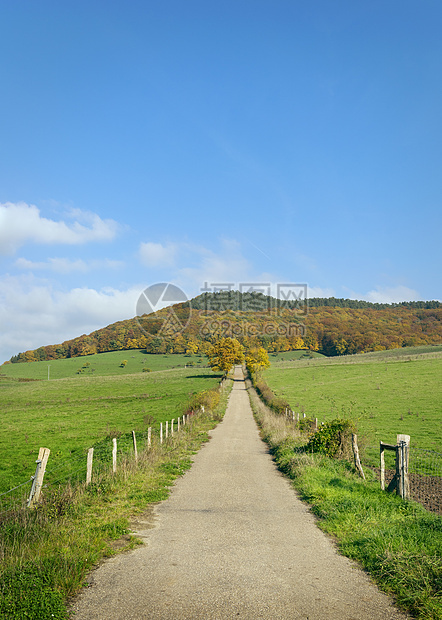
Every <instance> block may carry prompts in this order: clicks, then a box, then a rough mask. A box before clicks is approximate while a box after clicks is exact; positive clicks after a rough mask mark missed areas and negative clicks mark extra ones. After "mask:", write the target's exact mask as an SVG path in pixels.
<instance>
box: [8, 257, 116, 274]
mask: <svg viewBox="0 0 442 620" xmlns="http://www.w3.org/2000/svg"><path fill="white" fill-rule="evenodd" d="M14 264H15V266H16V267H18V268H19V269H23V270H27V271H53V272H55V273H62V274H68V273H74V272H81V273H86V272H88V271H92V270H94V269H118V268H120V267H122V266H123V263H122V262H121V261H116V260H107V259H105V260H92V261H90V262H86V261H84V260H82V259H80V258H79V259H77V260H69V259H68V258H48V260H47V261H31V260H28V259H26V258H17V260H16V261H15V263H14Z"/></svg>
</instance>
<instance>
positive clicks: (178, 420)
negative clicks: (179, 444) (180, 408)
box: [176, 416, 180, 433]
mask: <svg viewBox="0 0 442 620" xmlns="http://www.w3.org/2000/svg"><path fill="white" fill-rule="evenodd" d="M176 430H177V433H179V432H180V416H178V418H177V427H176Z"/></svg>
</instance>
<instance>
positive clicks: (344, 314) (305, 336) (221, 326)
mask: <svg viewBox="0 0 442 620" xmlns="http://www.w3.org/2000/svg"><path fill="white" fill-rule="evenodd" d="M223 336H233V337H236V338H238V340H240V341H241V342H242V343H243V344H244V345H245V346H246V347H247V348H249V347H253V346H264V347H265V348H266V349H267V350H268V351H270V352H273V351H292V350H296V349H310V350H311V351H319V352H321V353H323V354H325V355H328V356H335V355H347V354H353V353H362V352H364V353H365V352H370V351H382V350H385V349H394V348H401V347H408V346H419V345H433V344H440V343H442V304H441V303H440V302H437V301H431V302H425V301H423V302H407V303H401V304H392V305H387V304H370V303H369V302H360V301H354V300H343V299H334V298H330V299H311V300H309V301H308V307H307V305H306V304H305V305H304V304H302V305H300V304H299V303H298V302H281V301H280V300H276V299H274V298H271V297H266V296H264V295H261V294H259V293H257V294H256V293H239V292H237V291H232V292H230V293H228V294H226V293H214V294H213V293H212V294H207V293H206V294H205V295H200V296H199V297H197V298H195V299H193V300H191V301H190V302H188V303H186V304H176V305H174V306H172V307H170V308H166V309H164V310H160V311H158V312H155V313H152V314H149V315H147V316H146V315H145V316H143V317H138V318H137V317H136V318H132V319H128V320H126V321H119V322H117V323H113V324H111V325H108V326H107V327H104V328H102V329H99V330H96V331H94V332H92V333H91V334H88V335H86V334H83V335H82V336H79V337H78V338H74V339H72V340H67V341H65V342H63V343H60V344H53V345H47V346H42V347H39V348H38V349H35V350H32V351H26V352H23V353H19V354H18V355H15V356H13V357H12V358H11V362H12V363H15V362H31V361H39V360H40V361H46V360H52V359H64V358H72V357H79V356H83V355H92V354H96V353H102V352H107V351H123V350H130V349H145V350H146V351H147V353H154V354H168V353H188V354H192V353H193V354H194V353H204V352H205V350H206V349H207V345H208V343H210V342H212V341H214V340H216V339H218V338H220V337H223Z"/></svg>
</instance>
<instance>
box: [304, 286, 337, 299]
mask: <svg viewBox="0 0 442 620" xmlns="http://www.w3.org/2000/svg"><path fill="white" fill-rule="evenodd" d="M307 291H308V292H307V296H308V297H309V298H312V297H323V298H327V297H336V293H335V291H334V290H333V289H332V288H321V287H319V286H308V287H307Z"/></svg>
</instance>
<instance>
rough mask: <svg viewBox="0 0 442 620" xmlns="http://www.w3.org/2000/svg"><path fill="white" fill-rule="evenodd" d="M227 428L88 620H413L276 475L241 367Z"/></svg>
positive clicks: (100, 593)
mask: <svg viewBox="0 0 442 620" xmlns="http://www.w3.org/2000/svg"><path fill="white" fill-rule="evenodd" d="M236 379H237V380H236V382H235V386H234V389H233V391H232V394H231V396H230V401H229V406H228V409H227V412H226V415H225V418H224V421H223V422H222V423H221V424H220V425H219V426H218V427H217V428H216V429H215V430H214V431H213V432H212V439H211V441H210V442H209V443H208V444H206V445H205V446H204V447H203V448H202V450H201V451H200V452H199V453H198V454H197V455H196V457H195V462H194V465H193V466H192V469H191V470H190V471H188V472H187V473H186V474H185V476H184V477H183V478H181V479H179V480H178V482H177V484H176V486H175V488H174V490H173V492H172V494H171V496H170V498H169V499H168V500H167V501H165V502H162V503H161V504H160V505H158V506H157V507H156V509H155V515H156V526H155V527H154V528H153V529H149V530H146V531H144V532H139V534H141V535H142V536H143V537H144V538H145V542H146V545H145V546H143V547H140V548H138V549H136V550H135V551H132V552H130V553H127V554H123V555H120V556H117V557H115V558H113V559H111V560H109V561H108V562H106V563H105V564H103V565H102V566H101V567H100V568H99V569H98V570H97V571H95V572H94V573H93V577H92V580H91V587H89V588H87V589H86V590H85V591H84V593H83V594H82V595H81V596H80V597H79V599H78V600H77V602H76V604H75V606H74V611H76V615H75V618H76V619H77V620H86V619H88V620H132V619H136V620H142V619H144V618H155V619H158V620H162V619H170V620H172V619H173V620H181V619H186V620H194V619H203V618H204V619H219V620H221V619H222V620H226V619H229V618H243V619H244V618H247V619H250V620H252V619H255V618H266V619H269V620H270V619H272V620H285V619H297V618H303V619H309V620H391V619H399V618H402V619H403V618H406V616H405V615H403V614H401V612H399V611H398V610H397V609H396V608H395V607H394V606H393V605H392V603H391V601H390V599H389V598H388V597H387V596H385V595H384V594H382V593H380V592H379V590H378V589H377V588H376V587H375V586H374V585H373V584H372V583H371V581H370V580H369V578H368V577H367V576H366V575H365V574H364V573H363V572H362V571H360V570H359V569H358V568H356V567H355V565H354V564H353V563H351V562H350V561H349V560H347V559H346V558H343V557H341V556H339V555H338V554H337V553H336V551H335V548H334V546H333V544H332V542H331V541H330V540H329V539H328V538H327V537H326V536H325V535H324V534H323V533H322V532H321V531H320V530H319V529H318V528H317V526H316V525H315V521H314V518H313V517H312V515H311V514H310V512H309V511H308V509H307V508H306V506H305V505H304V504H303V503H302V502H300V501H299V500H298V499H297V497H296V494H295V492H294V491H293V490H292V488H291V486H290V483H289V482H288V481H287V480H286V479H285V478H284V477H283V476H282V475H281V474H280V473H279V472H278V471H277V469H276V468H275V465H274V463H273V461H272V459H271V457H270V456H269V454H268V452H267V449H266V446H265V444H264V443H263V442H262V441H261V440H260V438H259V435H258V430H257V427H256V424H255V422H254V420H253V417H252V412H251V409H250V405H249V400H248V395H247V391H246V389H245V385H244V381H243V380H242V373H241V370H240V369H237V370H236Z"/></svg>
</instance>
